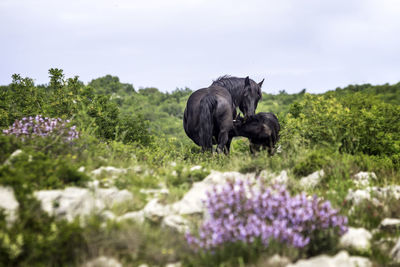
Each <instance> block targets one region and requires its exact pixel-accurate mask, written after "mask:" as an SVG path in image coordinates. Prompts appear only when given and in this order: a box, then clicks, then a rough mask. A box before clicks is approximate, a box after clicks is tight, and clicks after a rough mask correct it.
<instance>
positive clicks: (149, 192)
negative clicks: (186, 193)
mask: <svg viewBox="0 0 400 267" xmlns="http://www.w3.org/2000/svg"><path fill="white" fill-rule="evenodd" d="M139 192H140V193H142V194H145V195H153V196H160V195H168V194H169V190H168V188H161V189H143V188H142V189H140V191H139Z"/></svg>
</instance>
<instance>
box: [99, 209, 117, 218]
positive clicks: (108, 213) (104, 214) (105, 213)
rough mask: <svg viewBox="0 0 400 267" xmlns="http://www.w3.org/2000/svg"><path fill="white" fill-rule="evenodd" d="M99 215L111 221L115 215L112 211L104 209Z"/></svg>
mask: <svg viewBox="0 0 400 267" xmlns="http://www.w3.org/2000/svg"><path fill="white" fill-rule="evenodd" d="M101 216H102V217H103V218H104V219H105V220H106V221H112V220H115V218H116V216H115V214H114V213H113V212H112V211H109V210H105V211H103V212H102V213H101Z"/></svg>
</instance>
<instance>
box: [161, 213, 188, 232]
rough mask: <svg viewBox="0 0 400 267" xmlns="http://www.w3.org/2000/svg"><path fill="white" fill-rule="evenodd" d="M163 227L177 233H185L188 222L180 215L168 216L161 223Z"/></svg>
mask: <svg viewBox="0 0 400 267" xmlns="http://www.w3.org/2000/svg"><path fill="white" fill-rule="evenodd" d="M162 225H163V226H167V227H170V228H172V229H175V230H176V231H178V232H179V233H186V232H187V231H189V222H188V220H186V219H185V218H183V217H182V216H180V215H168V216H166V217H165V218H164V219H163V221H162Z"/></svg>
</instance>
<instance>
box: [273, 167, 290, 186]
mask: <svg viewBox="0 0 400 267" xmlns="http://www.w3.org/2000/svg"><path fill="white" fill-rule="evenodd" d="M270 181H271V183H278V184H287V182H288V181H289V176H288V174H287V171H286V170H283V171H281V173H280V174H279V175H277V176H275V177H273V178H272V179H271V180H270Z"/></svg>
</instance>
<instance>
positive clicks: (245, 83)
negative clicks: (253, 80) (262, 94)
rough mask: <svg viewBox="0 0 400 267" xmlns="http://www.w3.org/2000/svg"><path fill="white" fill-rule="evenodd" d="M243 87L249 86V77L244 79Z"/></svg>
mask: <svg viewBox="0 0 400 267" xmlns="http://www.w3.org/2000/svg"><path fill="white" fill-rule="evenodd" d="M244 86H245V87H246V86H250V78H249V76H247V77H246V79H244Z"/></svg>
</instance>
